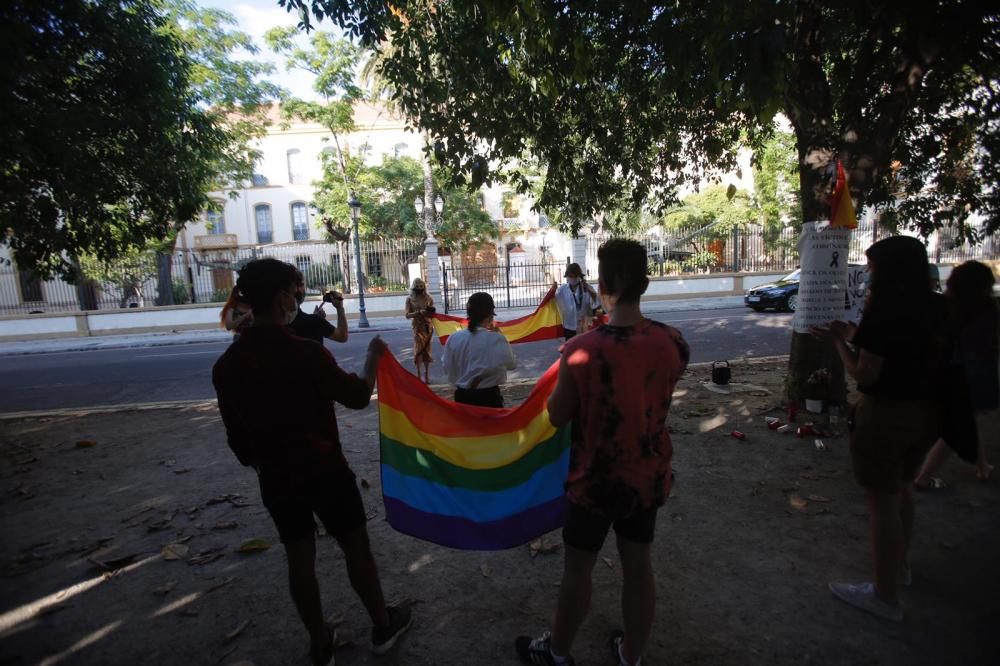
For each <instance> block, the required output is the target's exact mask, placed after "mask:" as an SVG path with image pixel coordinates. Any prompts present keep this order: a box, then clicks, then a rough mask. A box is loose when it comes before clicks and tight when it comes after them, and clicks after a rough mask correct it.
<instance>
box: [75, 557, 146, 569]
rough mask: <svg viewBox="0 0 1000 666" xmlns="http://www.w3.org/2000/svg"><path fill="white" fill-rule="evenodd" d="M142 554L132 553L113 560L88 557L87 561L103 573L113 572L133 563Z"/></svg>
mask: <svg viewBox="0 0 1000 666" xmlns="http://www.w3.org/2000/svg"><path fill="white" fill-rule="evenodd" d="M140 555H142V553H133V554H131V555H125V556H124V557H117V558H115V559H113V560H99V559H97V558H95V557H88V558H87V561H88V562H90V563H91V564H94V565H95V566H97V568H99V569H103V570H104V571H115V570H116V569H121V568H122V567H125V566H128V565H129V564H132V563H133V562H135V561H136V560H137V559H138V558H139V556H140Z"/></svg>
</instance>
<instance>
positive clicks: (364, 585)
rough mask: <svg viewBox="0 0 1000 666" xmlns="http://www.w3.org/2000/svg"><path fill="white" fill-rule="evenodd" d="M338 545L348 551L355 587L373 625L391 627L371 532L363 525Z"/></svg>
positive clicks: (341, 539) (340, 540) (338, 539)
mask: <svg viewBox="0 0 1000 666" xmlns="http://www.w3.org/2000/svg"><path fill="white" fill-rule="evenodd" d="M337 543H339V544H340V548H341V550H343V551H344V559H345V560H346V562H347V577H348V579H349V580H350V581H351V587H352V588H353V589H354V592H355V594H357V595H358V598H359V599H361V603H362V604H364V606H365V610H367V611H368V615H369V617H371V619H372V624H374V625H376V626H379V627H384V626H385V625H387V624H389V612H388V610H386V607H385V597H384V596H383V594H382V582H381V581H380V580H379V577H378V567H376V566H375V556H374V555H372V549H371V543H370V542H369V541H368V528H367V527H366V526H365V525H362V526H361V527H358V528H356V529H354V530H352V531H350V532H348V533H347V534H344V535H342V536H340V537H338V538H337Z"/></svg>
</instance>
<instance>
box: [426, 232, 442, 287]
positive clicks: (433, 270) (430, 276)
mask: <svg viewBox="0 0 1000 666" xmlns="http://www.w3.org/2000/svg"><path fill="white" fill-rule="evenodd" d="M424 257H425V260H424V266H425V267H426V270H427V276H426V279H427V293H428V294H429V295H430V297H431V298H434V297H435V296H439V295H440V294H441V269H440V267H439V266H438V263H439V261H438V240H437V239H436V238H434V236H431V235H430V234H428V236H427V238H425V239H424Z"/></svg>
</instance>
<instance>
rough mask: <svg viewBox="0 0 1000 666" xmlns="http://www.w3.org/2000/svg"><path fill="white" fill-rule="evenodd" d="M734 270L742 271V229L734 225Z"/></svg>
mask: <svg viewBox="0 0 1000 666" xmlns="http://www.w3.org/2000/svg"><path fill="white" fill-rule="evenodd" d="M733 272H734V273H739V272H740V230H739V229H738V228H736V227H733Z"/></svg>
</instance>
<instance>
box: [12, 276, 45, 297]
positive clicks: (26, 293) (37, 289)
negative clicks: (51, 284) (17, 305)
mask: <svg viewBox="0 0 1000 666" xmlns="http://www.w3.org/2000/svg"><path fill="white" fill-rule="evenodd" d="M17 278H18V282H20V283H21V301H23V302H24V303H31V302H39V301H44V300H45V296H44V295H43V294H42V281H41V280H39V279H38V276H37V275H35V274H34V273H32V272H31V271H25V270H19V271H18V272H17Z"/></svg>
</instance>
